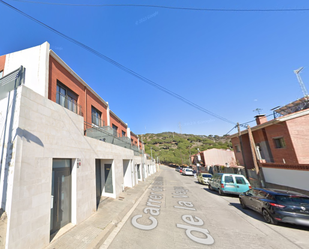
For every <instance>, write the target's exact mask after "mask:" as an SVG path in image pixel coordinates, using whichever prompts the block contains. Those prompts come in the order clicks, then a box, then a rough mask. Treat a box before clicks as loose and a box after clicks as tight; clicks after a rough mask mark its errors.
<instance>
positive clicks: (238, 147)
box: [235, 144, 240, 152]
mask: <svg viewBox="0 0 309 249" xmlns="http://www.w3.org/2000/svg"><path fill="white" fill-rule="evenodd" d="M235 150H236V152H240V146H239V144H237V145H236V146H235Z"/></svg>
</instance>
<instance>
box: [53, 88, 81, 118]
mask: <svg viewBox="0 0 309 249" xmlns="http://www.w3.org/2000/svg"><path fill="white" fill-rule="evenodd" d="M56 103H58V104H59V105H61V106H63V107H65V108H67V109H69V110H70V111H72V112H75V113H76V114H78V115H80V116H83V112H82V107H81V106H80V105H78V104H77V103H76V100H75V99H73V98H71V97H69V96H66V95H63V94H61V93H60V92H57V94H56Z"/></svg>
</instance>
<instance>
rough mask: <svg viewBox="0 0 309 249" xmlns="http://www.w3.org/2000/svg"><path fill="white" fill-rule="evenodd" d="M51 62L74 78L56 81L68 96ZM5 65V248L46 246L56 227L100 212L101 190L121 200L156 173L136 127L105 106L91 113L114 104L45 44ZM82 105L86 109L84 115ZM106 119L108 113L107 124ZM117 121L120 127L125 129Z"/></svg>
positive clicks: (1, 82)
mask: <svg viewBox="0 0 309 249" xmlns="http://www.w3.org/2000/svg"><path fill="white" fill-rule="evenodd" d="M52 60H54V61H57V63H59V64H61V65H62V69H61V70H62V71H63V72H65V73H64V74H67V75H68V76H67V77H68V78H71V81H70V82H69V81H68V83H67V84H66V82H63V80H62V81H61V84H60V83H59V85H58V83H57V90H58V88H59V87H58V86H61V87H63V88H64V89H65V90H66V91H67V92H68V93H69V95H66V96H63V95H57V94H59V93H58V91H57V93H56V92H54V93H55V94H54V95H53V88H54V89H56V87H55V85H53V84H54V83H52V82H51V79H53V77H58V76H57V73H55V75H51V74H53V73H54V71H52V70H51V65H50V64H51V61H52ZM1 61H2V65H1ZM3 61H4V63H3ZM3 64H4V65H3ZM1 66H2V68H1ZM0 71H2V72H3V73H2V75H3V77H2V78H1V79H0V129H1V136H0V144H1V147H0V148H1V149H0V153H1V154H0V157H1V165H0V174H1V175H0V198H1V199H0V203H1V208H2V209H3V210H5V212H6V213H7V233H6V247H5V248H14V249H18V248H43V247H45V246H47V245H48V244H49V243H50V240H51V238H52V236H53V234H54V233H56V232H58V231H59V230H60V229H64V228H65V227H66V226H69V225H70V226H74V225H76V224H79V223H80V222H82V221H84V220H85V219H87V218H88V217H89V216H91V215H92V214H93V213H94V212H96V210H97V208H98V204H99V202H100V198H101V197H102V196H105V197H111V198H116V197H117V196H118V195H119V194H120V193H121V192H122V191H124V190H125V188H127V187H129V188H132V187H134V186H135V185H136V184H138V182H139V181H143V180H144V179H145V178H146V177H148V176H149V175H151V174H153V173H155V172H156V165H155V162H154V161H153V160H150V159H149V158H147V156H146V155H145V154H144V153H143V151H142V149H141V148H139V147H137V146H135V145H134V142H137V143H140V141H134V140H133V138H131V137H130V134H131V131H130V129H129V128H128V127H127V126H126V124H124V122H122V121H121V120H120V119H119V118H118V117H115V116H116V115H109V114H110V113H108V114H104V112H103V111H104V108H103V109H102V110H103V111H101V112H99V111H98V112H97V113H95V111H93V112H91V115H90V113H89V110H99V109H100V108H101V107H100V106H103V107H104V106H105V105H106V106H108V104H106V102H104V100H103V99H101V97H99V96H98V95H97V94H96V93H95V92H94V91H93V90H92V89H91V88H90V87H89V86H88V85H87V84H86V83H85V82H83V80H82V79H81V78H80V77H79V76H77V74H76V73H75V72H73V70H71V69H70V68H69V67H68V66H67V65H66V64H65V63H64V62H63V61H62V60H61V59H60V58H59V57H58V56H57V55H55V53H54V52H52V51H51V50H50V49H49V44H48V43H47V42H46V43H44V44H42V45H40V46H37V47H33V48H30V49H27V50H23V51H19V52H15V53H12V54H8V55H5V58H3V56H2V59H1V57H0ZM59 75H60V74H59ZM59 77H61V75H60V76H59ZM75 81H76V82H77V83H76V84H80V85H82V86H83V87H84V89H86V90H85V91H86V92H87V94H89V95H87V100H86V101H85V100H84V99H83V98H82V94H79V95H78V94H75V95H77V98H76V99H74V94H73V91H71V90H72V89H73V85H72V84H73V83H74V82H75ZM57 82H58V80H57ZM72 82H73V83H72ZM78 86H79V85H78ZM79 87H80V86H79ZM70 91H71V92H70ZM70 94H71V95H72V96H73V100H72V98H70V97H72V96H70ZM58 96H60V97H58ZM62 100H63V101H62ZM87 101H88V102H87ZM94 102H96V104H93V103H94ZM65 103H66V104H65ZM85 103H86V104H85ZM88 103H89V104H88ZM95 105H96V107H97V109H96V108H95V107H94V106H95ZM78 106H82V107H83V108H84V109H83V111H84V112H83V113H81V112H79V111H78V109H79V108H78ZM106 109H107V110H108V112H109V107H108V108H106ZM87 111H88V114H85V112H87ZM100 113H101V116H100V115H98V114H100ZM94 114H96V115H94ZM94 116H95V118H94ZM110 116H114V117H115V118H114V119H112V118H110ZM104 118H105V119H107V118H110V119H109V120H105V121H106V122H104ZM89 120H90V121H89ZM98 120H99V121H100V122H99V125H98V123H97V121H98ZM87 121H88V122H87ZM101 122H102V123H101ZM103 123H105V124H109V126H105V125H102V124H103ZM112 124H113V126H112ZM115 127H116V128H117V129H119V127H120V128H121V129H120V130H118V131H119V133H117V132H118V131H117V129H116V128H115ZM110 131H112V132H110ZM121 132H122V134H121ZM117 134H118V135H117ZM119 134H120V135H119ZM130 139H131V141H130Z"/></svg>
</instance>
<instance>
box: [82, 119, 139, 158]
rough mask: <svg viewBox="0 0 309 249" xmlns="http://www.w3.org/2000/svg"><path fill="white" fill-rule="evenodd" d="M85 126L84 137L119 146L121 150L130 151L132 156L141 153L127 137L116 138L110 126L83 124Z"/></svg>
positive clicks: (116, 135)
mask: <svg viewBox="0 0 309 249" xmlns="http://www.w3.org/2000/svg"><path fill="white" fill-rule="evenodd" d="M84 125H85V135H86V136H87V137H91V138H95V139H98V140H100V141H103V142H106V143H110V144H114V145H118V146H121V147H123V148H127V149H131V150H133V151H134V154H136V153H138V154H140V153H141V150H140V149H139V148H138V147H137V146H134V145H132V144H131V140H130V138H128V137H118V135H119V134H118V133H117V131H116V130H114V129H113V128H112V127H110V126H101V127H100V126H97V125H95V124H90V123H87V122H84Z"/></svg>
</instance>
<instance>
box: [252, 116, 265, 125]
mask: <svg viewBox="0 0 309 249" xmlns="http://www.w3.org/2000/svg"><path fill="white" fill-rule="evenodd" d="M255 121H256V124H257V125H260V124H263V123H266V122H267V117H266V116H265V115H264V114H260V115H256V116H255Z"/></svg>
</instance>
